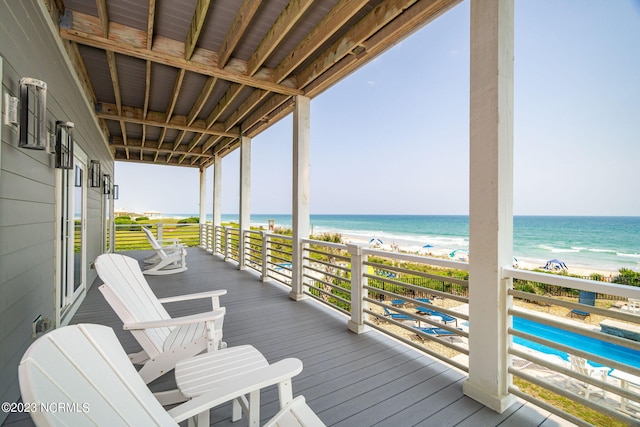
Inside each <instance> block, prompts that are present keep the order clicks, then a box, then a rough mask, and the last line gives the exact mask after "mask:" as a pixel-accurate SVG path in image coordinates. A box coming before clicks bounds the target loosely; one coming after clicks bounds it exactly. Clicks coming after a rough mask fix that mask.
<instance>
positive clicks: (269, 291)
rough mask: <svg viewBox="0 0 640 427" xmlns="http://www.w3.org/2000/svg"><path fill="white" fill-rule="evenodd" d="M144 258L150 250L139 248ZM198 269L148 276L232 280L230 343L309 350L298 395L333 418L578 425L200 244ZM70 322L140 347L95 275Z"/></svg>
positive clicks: (172, 280)
mask: <svg viewBox="0 0 640 427" xmlns="http://www.w3.org/2000/svg"><path fill="white" fill-rule="evenodd" d="M130 255H132V256H135V257H136V258H139V259H141V258H142V257H143V256H144V255H147V254H146V253H144V252H134V253H132V254H130ZM187 263H188V267H189V269H188V270H187V271H186V272H184V273H179V274H175V275H170V276H154V277H148V281H149V283H150V285H151V287H152V289H153V290H154V292H156V294H157V295H158V296H159V297H164V296H170V295H177V294H182V293H192V292H199V291H204V290H209V289H227V290H228V294H227V295H226V296H225V297H223V298H222V304H223V305H224V306H225V307H226V309H227V314H226V316H225V323H224V340H225V341H226V342H227V344H228V345H229V346H234V345H240V344H251V345H253V346H255V347H256V348H257V349H258V350H260V351H261V352H262V353H263V354H264V355H265V357H266V358H267V359H268V360H269V361H270V362H275V361H277V360H280V359H283V358H286V357H297V358H299V359H301V360H302V362H303V364H304V369H303V371H302V373H301V374H299V375H298V376H297V377H295V378H294V380H293V392H294V395H300V394H302V395H304V396H305V397H306V399H307V402H308V404H309V406H311V407H312V408H313V410H314V411H315V412H316V413H317V414H318V415H319V416H320V418H321V419H322V420H323V421H324V422H325V423H326V424H327V425H329V426H349V427H352V426H374V425H379V426H396V427H401V426H415V425H419V426H445V425H446V426H474V427H476V426H498V425H499V426H518V427H525V426H545V427H548V426H557V425H569V424H568V423H567V422H565V421H563V420H562V419H559V418H557V417H555V416H553V415H550V414H549V413H548V412H546V411H543V410H541V409H539V408H536V407H534V406H531V405H529V404H523V403H517V404H514V405H513V406H512V407H511V408H509V409H508V410H507V411H505V412H504V413H503V414H497V413H495V412H493V411H492V410H490V409H488V408H485V407H484V406H482V405H481V404H479V403H477V402H476V401H474V400H472V399H470V398H468V397H466V396H465V395H463V393H462V383H463V381H464V379H465V375H464V374H463V373H461V372H459V371H457V370H456V369H454V368H452V367H449V366H448V365H446V364H444V363H442V362H440V361H436V360H434V359H432V358H430V357H429V356H426V355H424V354H422V353H419V352H417V351H416V350H414V349H412V348H410V347H408V346H406V345H404V344H401V343H399V342H397V341H395V340H393V339H391V338H387V337H386V336H384V335H382V334H380V333H378V332H377V331H371V332H367V333H365V334H361V335H357V334H354V333H352V332H350V331H349V330H348V329H347V327H346V320H347V319H346V318H345V317H344V316H343V315H341V314H337V313H336V312H334V311H333V310H330V309H329V308H326V307H324V306H323V305H322V304H319V303H317V302H315V301H313V300H303V301H298V302H295V301H292V300H291V299H289V298H288V290H287V289H285V288H284V287H283V286H280V285H279V284H275V283H261V282H260V281H259V280H258V278H257V276H256V275H255V274H253V273H251V272H241V271H238V270H237V268H236V266H235V265H234V264H232V263H225V262H223V261H222V260H220V259H218V258H215V257H212V256H211V255H209V254H207V253H206V252H204V251H202V250H200V249H197V248H192V249H190V250H189V254H188V256H187ZM204 305H205V303H204V302H188V303H186V302H185V303H174V304H171V305H169V306H167V309H168V311H169V312H170V313H171V314H172V315H181V314H191V313H194V312H196V311H198V310H199V309H200V308H202V307H204ZM71 323H100V324H105V325H109V326H112V327H113V328H114V329H115V331H116V333H117V334H118V337H119V338H120V340H121V342H122V344H123V346H124V347H125V349H126V350H127V351H128V352H132V351H135V350H137V349H139V346H138V344H137V342H136V341H135V340H134V339H133V337H132V336H131V335H130V334H129V333H128V332H125V331H123V330H122V323H121V322H120V320H119V319H118V318H117V316H116V315H115V314H114V313H113V311H112V310H111V308H110V307H109V306H108V305H107V303H106V302H105V301H104V299H103V297H102V295H101V294H100V292H99V291H98V289H97V286H96V284H94V286H92V287H91V289H90V290H89V292H88V293H87V296H86V298H85V300H84V301H83V303H82V305H81V307H80V308H79V310H78V312H77V313H76V315H75V316H74V318H73V320H72V321H71ZM171 376H172V373H169V374H167V375H165V376H164V377H162V378H160V379H158V380H156V381H155V382H154V383H152V385H151V386H152V388H153V389H154V390H160V389H167V388H171V387H172V385H173V384H174V383H173V379H172V377H171ZM261 403H262V408H261V417H262V419H263V421H264V420H266V419H268V418H270V417H271V416H273V415H274V414H275V413H276V412H277V410H278V402H277V391H276V390H275V388H274V387H272V388H270V389H267V390H264V391H263V393H262V400H261ZM230 415H231V409H230V405H223V406H220V407H217V408H215V409H214V410H213V412H212V417H211V419H212V425H213V426H232V425H233V426H242V425H246V422H245V420H244V419H243V420H242V421H239V422H237V423H231V419H230ZM4 425H8V426H18V425H21V426H22V425H24V426H27V425H33V424H32V423H31V421H30V419H28V418H25V417H10V418H9V419H7V420H6V422H5V423H4Z"/></svg>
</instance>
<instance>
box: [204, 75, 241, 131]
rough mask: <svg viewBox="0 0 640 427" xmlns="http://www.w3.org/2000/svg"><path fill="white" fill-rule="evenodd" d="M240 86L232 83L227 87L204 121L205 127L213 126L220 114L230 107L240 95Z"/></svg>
mask: <svg viewBox="0 0 640 427" xmlns="http://www.w3.org/2000/svg"><path fill="white" fill-rule="evenodd" d="M242 87H243V86H242V85H241V84H237V83H233V84H231V85H230V86H229V88H228V89H227V91H226V92H225V94H224V95H223V96H222V98H220V101H218V103H217V104H216V106H215V107H213V110H211V113H209V116H207V119H206V120H205V123H206V125H207V127H211V126H213V124H214V123H215V122H217V121H218V119H219V118H220V116H221V115H222V113H224V112H225V110H226V109H227V108H228V107H229V105H231V103H232V102H233V101H234V100H235V99H236V98H237V97H238V95H240V91H241V90H242Z"/></svg>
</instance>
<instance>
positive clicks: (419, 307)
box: [416, 298, 431, 313]
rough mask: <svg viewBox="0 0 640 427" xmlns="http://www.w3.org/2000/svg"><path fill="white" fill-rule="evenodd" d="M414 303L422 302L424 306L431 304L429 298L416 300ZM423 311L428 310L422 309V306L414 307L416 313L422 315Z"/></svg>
mask: <svg viewBox="0 0 640 427" xmlns="http://www.w3.org/2000/svg"><path fill="white" fill-rule="evenodd" d="M416 301H420V302H423V303H425V304H431V300H430V299H429V298H416ZM425 310H429V309H428V308H426V307H423V306H417V307H416V311H417V312H418V313H424V312H425Z"/></svg>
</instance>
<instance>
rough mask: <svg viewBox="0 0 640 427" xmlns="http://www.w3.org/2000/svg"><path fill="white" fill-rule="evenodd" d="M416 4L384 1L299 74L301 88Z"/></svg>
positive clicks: (412, 0)
mask: <svg viewBox="0 0 640 427" xmlns="http://www.w3.org/2000/svg"><path fill="white" fill-rule="evenodd" d="M415 2H416V0H384V1H383V2H381V3H380V4H378V5H377V6H376V7H375V8H373V10H372V11H371V12H369V13H368V14H367V15H366V16H365V17H364V18H362V19H361V20H360V21H358V23H357V24H356V25H354V26H353V27H351V29H349V31H348V32H347V33H346V34H345V35H344V36H342V37H341V38H340V39H338V40H336V41H335V42H334V43H333V44H332V45H331V47H329V48H328V49H327V50H325V51H324V52H323V53H322V54H321V55H320V56H319V57H318V58H316V59H315V60H314V61H313V62H312V63H311V64H309V65H308V66H307V67H306V68H305V69H304V70H302V71H301V72H300V73H299V74H298V85H299V87H305V86H306V85H308V84H309V83H311V82H312V81H313V80H314V79H316V78H318V77H319V76H320V75H321V74H322V73H324V72H325V71H327V70H328V69H329V68H331V67H332V66H333V65H334V64H336V63H337V62H338V61H340V60H341V59H342V58H343V57H345V56H346V55H348V54H349V53H350V52H352V51H353V49H355V48H356V47H357V46H359V45H360V44H362V43H363V42H364V41H365V40H367V39H368V38H369V37H371V36H372V35H373V34H375V33H376V32H377V31H379V30H380V29H382V28H384V26H385V25H387V24H388V23H389V22H391V21H392V20H393V19H394V18H396V17H397V16H398V15H400V14H401V13H402V11H403V10H405V9H407V8H409V7H411V5H413V4H414V3H415Z"/></svg>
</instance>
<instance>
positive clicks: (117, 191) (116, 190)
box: [113, 184, 120, 200]
mask: <svg viewBox="0 0 640 427" xmlns="http://www.w3.org/2000/svg"><path fill="white" fill-rule="evenodd" d="M119 197H120V186H119V185H118V184H114V186H113V200H118V198H119Z"/></svg>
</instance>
